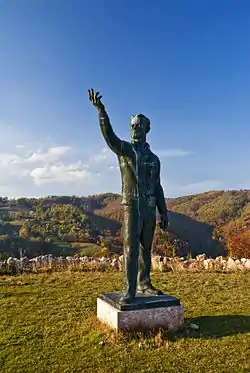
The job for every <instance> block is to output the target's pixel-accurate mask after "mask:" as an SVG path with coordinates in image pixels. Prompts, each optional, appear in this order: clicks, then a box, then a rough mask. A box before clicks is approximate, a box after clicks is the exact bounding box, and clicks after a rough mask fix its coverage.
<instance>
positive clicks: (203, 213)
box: [0, 190, 250, 259]
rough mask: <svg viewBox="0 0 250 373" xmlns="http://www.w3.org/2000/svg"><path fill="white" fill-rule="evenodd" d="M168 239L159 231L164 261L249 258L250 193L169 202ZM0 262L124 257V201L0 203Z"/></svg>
mask: <svg viewBox="0 0 250 373" xmlns="http://www.w3.org/2000/svg"><path fill="white" fill-rule="evenodd" d="M167 207H168V209H169V219H170V226H169V232H168V233H162V232H161V231H160V230H159V229H158V228H157V229H156V233H155V239H154V243H153V250H154V251H155V253H158V254H162V255H187V254H188V253H192V255H196V254H199V253H203V252H205V253H207V254H208V255H209V256H212V257H214V256H217V255H221V254H222V255H225V254H226V253H229V254H230V255H233V256H245V257H250V230H249V228H250V190H240V191H211V192H206V193H201V194H195V195H190V196H184V197H179V198H170V199H167ZM0 219H1V221H0V259H3V258H6V256H9V255H10V254H12V255H19V254H18V253H19V249H20V248H23V250H24V254H25V255H28V256H34V255H40V254H46V253H52V254H53V255H56V256H60V255H75V254H77V255H86V254H87V255H108V254H109V253H110V252H111V253H117V254H118V253H121V252H122V232H121V223H122V219H123V214H122V206H121V197H120V195H117V194H113V193H106V194H100V195H92V196H89V197H77V196H49V197H46V198H39V199H35V198H19V199H16V200H8V199H6V198H5V199H4V198H2V199H1V200H0Z"/></svg>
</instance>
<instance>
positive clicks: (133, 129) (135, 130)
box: [130, 115, 147, 142]
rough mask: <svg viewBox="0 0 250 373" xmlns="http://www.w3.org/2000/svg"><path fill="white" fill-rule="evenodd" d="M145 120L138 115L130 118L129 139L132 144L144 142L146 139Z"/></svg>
mask: <svg viewBox="0 0 250 373" xmlns="http://www.w3.org/2000/svg"><path fill="white" fill-rule="evenodd" d="M146 120H147V119H146V118H145V117H142V116H140V115H135V116H133V117H132V119H131V122H130V134H131V139H132V141H134V142H140V141H145V139H146V125H147V122H146Z"/></svg>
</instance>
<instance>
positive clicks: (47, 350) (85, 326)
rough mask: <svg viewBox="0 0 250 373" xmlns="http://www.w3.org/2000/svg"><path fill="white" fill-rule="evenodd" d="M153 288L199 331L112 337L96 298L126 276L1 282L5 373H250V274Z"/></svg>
mask: <svg viewBox="0 0 250 373" xmlns="http://www.w3.org/2000/svg"><path fill="white" fill-rule="evenodd" d="M153 278H154V282H155V284H156V285H157V286H160V287H161V288H162V289H163V290H164V291H165V292H167V293H169V294H171V295H175V296H178V297H180V298H181V301H182V304H183V305H184V307H185V316H186V318H187V321H186V322H187V323H188V322H193V323H198V324H199V325H200V330H199V331H190V333H187V332H185V333H182V334H179V335H178V334H177V335H171V334H168V333H166V332H165V333H163V332H161V333H155V334H151V335H147V334H145V335H142V334H136V335H133V334H131V333H130V334H121V335H118V336H116V335H115V334H112V333H110V332H109V333H108V334H107V335H108V337H109V339H108V341H107V343H105V344H104V345H103V346H102V345H101V344H100V342H101V341H105V340H106V334H105V330H104V328H103V327H102V326H101V325H100V324H99V323H98V322H97V321H96V318H95V314H96V297H97V295H98V294H99V293H101V292H108V291H119V290H120V287H121V274H120V273H112V272H111V273H108V272H107V273H100V272H94V273H93V272H92V273H80V272H78V273H77V272H76V273H70V272H64V273H53V274H50V275H49V274H39V275H22V276H17V277H2V278H0V309H1V319H0V371H1V373H12V372H13V373H31V372H32V373H56V372H57V373H62V372H72V373H78V372H79V373H80V372H100V373H110V372H114V373H117V372H129V373H130V372H131V373H133V372H150V373H157V372H175V373H192V372H194V373H200V372H204V373H205V372H208V373H212V372H213V373H243V372H245V373H247V372H249V371H250V297H249V289H250V275H249V273H246V274H244V273H232V274H230V273H227V274H216V273H197V274H196V273H178V274H175V273H163V274H154V277H153Z"/></svg>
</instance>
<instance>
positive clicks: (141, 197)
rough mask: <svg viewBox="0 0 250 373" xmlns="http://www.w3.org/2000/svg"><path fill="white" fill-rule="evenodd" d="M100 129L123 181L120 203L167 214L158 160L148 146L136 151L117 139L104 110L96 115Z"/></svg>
mask: <svg viewBox="0 0 250 373" xmlns="http://www.w3.org/2000/svg"><path fill="white" fill-rule="evenodd" d="M99 120H100V127H101V131H102V134H103V137H104V139H105V140H106V143H107V145H108V146H109V148H110V149H111V150H112V151H113V152H115V153H116V155H117V157H118V161H119V166H120V171H121V178H122V204H123V205H132V204H133V202H134V201H138V202H139V206H145V207H146V210H147V207H149V208H150V207H151V208H152V209H154V210H155V208H156V207H157V208H158V211H159V213H160V214H161V215H164V214H166V213H167V207H166V201H165V198H164V193H163V189H162V186H161V183H160V161H159V158H158V157H157V156H156V155H155V154H154V153H153V152H152V151H151V150H150V147H149V144H148V143H145V145H144V148H143V149H141V147H140V150H139V147H138V145H137V144H136V143H134V144H133V143H129V142H127V141H123V140H121V139H119V137H117V136H116V134H115V133H114V131H113V129H112V126H111V124H110V120H109V117H108V115H107V113H106V111H105V110H102V111H101V112H100V114H99Z"/></svg>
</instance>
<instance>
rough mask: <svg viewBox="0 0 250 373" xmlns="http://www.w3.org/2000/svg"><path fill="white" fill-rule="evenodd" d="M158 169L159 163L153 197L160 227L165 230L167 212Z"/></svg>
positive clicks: (159, 165) (159, 166)
mask: <svg viewBox="0 0 250 373" xmlns="http://www.w3.org/2000/svg"><path fill="white" fill-rule="evenodd" d="M160 168H161V164H160V161H159V163H158V175H157V184H156V190H155V197H156V207H157V209H158V211H159V214H160V217H161V222H160V227H161V228H162V229H164V230H166V229H167V226H168V210H167V205H166V200H165V197H164V192H163V188H162V185H161V177H160Z"/></svg>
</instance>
